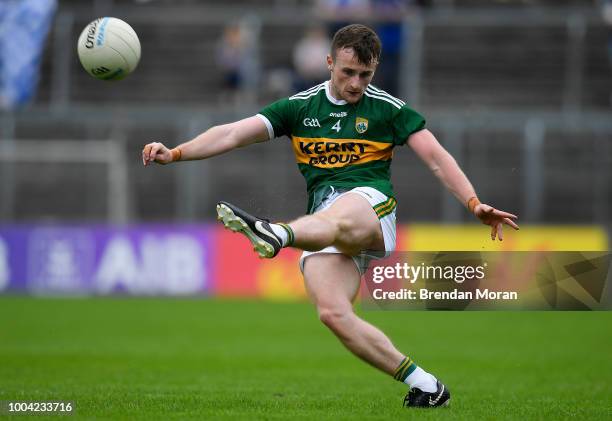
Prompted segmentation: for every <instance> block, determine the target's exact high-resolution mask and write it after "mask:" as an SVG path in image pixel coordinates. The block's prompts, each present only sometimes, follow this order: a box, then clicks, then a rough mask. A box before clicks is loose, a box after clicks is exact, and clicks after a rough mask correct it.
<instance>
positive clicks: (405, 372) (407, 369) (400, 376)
mask: <svg viewBox="0 0 612 421" xmlns="http://www.w3.org/2000/svg"><path fill="white" fill-rule="evenodd" d="M416 368H417V365H416V364H415V363H414V361H412V360H411V359H410V357H406V358H404V359H403V360H402V362H401V363H400V365H399V366H398V367H397V368H396V369H395V374H394V376H393V378H394V379H395V380H397V381H400V382H402V383H403V382H404V380H406V377H408V376H409V375H410V374H412V372H413V371H414V370H416Z"/></svg>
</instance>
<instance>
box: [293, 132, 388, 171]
mask: <svg viewBox="0 0 612 421" xmlns="http://www.w3.org/2000/svg"><path fill="white" fill-rule="evenodd" d="M292 140H293V150H294V152H295V156H296V158H297V162H298V163H300V164H308V165H311V166H314V167H320V168H338V167H345V166H347V165H351V164H357V163H363V162H370V161H378V160H388V159H391V156H392V149H393V144H391V143H387V142H376V141H371V140H360V139H331V138H307V137H297V136H293V137H292Z"/></svg>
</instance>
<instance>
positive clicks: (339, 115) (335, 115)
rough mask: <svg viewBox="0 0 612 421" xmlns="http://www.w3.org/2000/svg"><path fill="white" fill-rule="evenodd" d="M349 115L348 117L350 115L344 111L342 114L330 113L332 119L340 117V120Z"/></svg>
mask: <svg viewBox="0 0 612 421" xmlns="http://www.w3.org/2000/svg"><path fill="white" fill-rule="evenodd" d="M347 115H348V113H347V112H346V111H342V112H339V113H329V116H330V117H340V118H342V117H346V116H347Z"/></svg>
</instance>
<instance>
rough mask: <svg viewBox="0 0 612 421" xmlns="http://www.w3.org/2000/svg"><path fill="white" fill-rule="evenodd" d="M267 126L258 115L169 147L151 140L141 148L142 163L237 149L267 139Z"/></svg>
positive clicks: (196, 156) (167, 160) (188, 158)
mask: <svg viewBox="0 0 612 421" xmlns="http://www.w3.org/2000/svg"><path fill="white" fill-rule="evenodd" d="M268 138H269V135H268V129H267V128H266V125H265V123H264V122H263V121H262V120H261V119H260V118H259V117H255V116H254V117H249V118H245V119H243V120H240V121H236V122H234V123H229V124H223V125H221V126H214V127H211V128H210V129H208V130H206V131H205V132H204V133H202V134H200V135H198V136H196V137H195V138H194V139H192V140H190V141H189V142H185V143H182V144H180V145H178V146H177V147H175V148H173V149H170V148H168V147H167V146H166V145H164V144H163V143H160V142H152V143H149V144H147V145H145V147H144V148H143V149H142V163H143V164H144V165H145V166H146V165H148V164H149V163H151V162H156V163H158V164H169V163H170V162H174V161H191V160H194V159H205V158H210V157H211V156H215V155H219V154H222V153H224V152H227V151H231V150H232V149H235V148H241V147H243V146H247V145H250V144H253V143H258V142H264V141H266V140H268Z"/></svg>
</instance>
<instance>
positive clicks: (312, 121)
mask: <svg viewBox="0 0 612 421" xmlns="http://www.w3.org/2000/svg"><path fill="white" fill-rule="evenodd" d="M302 123H304V126H306V127H321V123H319V120H318V119H316V118H310V117H306V118H305V119H304V121H303V122H302Z"/></svg>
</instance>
